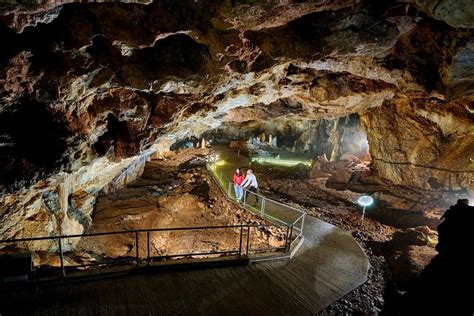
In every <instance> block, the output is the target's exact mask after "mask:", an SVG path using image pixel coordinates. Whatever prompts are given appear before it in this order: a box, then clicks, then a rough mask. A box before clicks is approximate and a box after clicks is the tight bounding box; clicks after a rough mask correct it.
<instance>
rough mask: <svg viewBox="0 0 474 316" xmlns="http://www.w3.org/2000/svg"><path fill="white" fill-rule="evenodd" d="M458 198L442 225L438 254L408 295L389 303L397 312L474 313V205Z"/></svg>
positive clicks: (414, 283) (400, 313)
mask: <svg viewBox="0 0 474 316" xmlns="http://www.w3.org/2000/svg"><path fill="white" fill-rule="evenodd" d="M467 203H468V200H458V203H457V204H456V205H453V206H451V207H450V208H449V209H448V210H447V211H446V213H445V214H444V216H443V219H444V221H443V222H442V223H441V224H440V225H439V226H438V234H439V236H438V239H439V242H438V244H437V246H436V250H437V251H438V255H437V256H435V257H434V258H433V260H431V262H430V263H429V264H428V265H427V266H426V267H425V269H424V270H423V271H422V272H421V274H420V276H419V278H418V279H417V280H414V281H413V283H412V284H411V286H410V287H409V288H408V291H407V293H406V294H405V295H403V296H401V297H399V298H398V299H394V300H392V301H391V302H390V301H389V302H387V305H386V309H387V310H388V311H397V312H391V313H390V314H397V315H412V314H413V315H473V313H474V303H473V301H472V299H473V290H472V284H473V282H474V270H473V264H472V259H471V258H472V253H471V252H472V251H471V250H472V245H473V244H474V235H473V234H472V225H473V223H474V207H472V206H469V205H468V204H467Z"/></svg>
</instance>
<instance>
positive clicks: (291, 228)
mask: <svg viewBox="0 0 474 316" xmlns="http://www.w3.org/2000/svg"><path fill="white" fill-rule="evenodd" d="M291 235H293V224H291V226H290V245H291Z"/></svg>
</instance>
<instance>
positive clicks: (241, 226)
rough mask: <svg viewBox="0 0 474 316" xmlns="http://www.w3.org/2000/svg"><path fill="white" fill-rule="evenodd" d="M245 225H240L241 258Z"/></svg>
mask: <svg viewBox="0 0 474 316" xmlns="http://www.w3.org/2000/svg"><path fill="white" fill-rule="evenodd" d="M243 228H244V226H243V225H240V244H239V259H240V257H241V256H242V237H243V235H242V234H243Z"/></svg>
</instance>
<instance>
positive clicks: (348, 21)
mask: <svg viewBox="0 0 474 316" xmlns="http://www.w3.org/2000/svg"><path fill="white" fill-rule="evenodd" d="M472 12H473V10H472V4H471V1H467V0H462V1H457V0H456V1H455V0H443V1H441V0H438V1H414V0H413V1H383V2H378V1H368V0H367V1H366V0H337V1H273V0H272V1H243V0H232V1H231V0H226V1H210V0H208V1H204V0H199V1H196V0H193V1H191V0H186V1H155V2H148V1H136V2H135V1H131V2H126V3H125V2H124V3H118V2H114V3H108V2H103V3H102V2H101V3H92V2H91V3H86V2H81V3H77V2H74V1H61V2H56V1H42V2H40V3H37V4H31V5H24V4H22V5H12V4H2V5H1V6H0V38H1V39H2V46H3V47H4V49H2V50H1V52H0V82H1V87H2V88H1V89H0V163H1V165H2V168H1V169H0V190H1V191H2V194H1V197H0V223H1V225H0V236H1V237H2V238H13V237H17V238H19V237H28V236H38V235H53V234H68V233H81V232H83V231H85V230H87V225H86V224H85V223H87V222H88V221H90V219H89V217H90V213H91V205H93V204H94V201H95V199H96V197H97V196H98V195H99V194H101V193H104V192H110V191H111V190H114V189H116V188H119V187H122V186H124V185H125V184H127V183H129V182H130V181H131V180H133V179H136V178H137V177H138V176H139V175H140V174H141V172H142V171H143V166H144V162H145V161H146V159H147V158H148V157H149V156H150V155H153V154H154V153H155V152H164V151H165V150H167V149H168V148H169V146H171V145H172V144H173V143H175V142H176V141H180V140H183V139H185V138H187V137H193V136H194V137H197V138H199V137H200V136H201V135H202V134H205V133H209V132H211V131H213V130H215V129H216V128H219V127H220V126H231V127H233V128H236V129H239V128H245V127H246V126H251V125H252V124H254V126H258V125H259V124H260V125H261V124H262V121H267V120H268V121H271V122H274V123H275V124H276V125H278V124H280V125H281V126H285V125H287V126H291V125H292V124H293V125H299V126H304V124H313V126H322V127H321V131H322V130H328V129H330V128H329V126H333V125H331V124H340V123H339V122H345V121H346V120H345V119H340V118H345V117H351V118H353V117H358V118H360V122H361V124H362V128H363V130H362V129H360V130H359V131H362V132H364V133H366V135H367V139H368V146H369V150H370V154H371V156H372V157H373V159H374V166H375V168H376V169H377V171H378V173H379V174H380V175H381V176H382V177H384V178H386V179H387V180H389V181H391V182H393V183H394V184H403V185H407V186H413V187H419V188H425V189H430V190H448V189H451V190H470V191H471V192H472V190H473V180H474V177H473V172H474V137H473V134H474V124H473V121H474V83H473V82H474V81H473V80H474V75H473V74H474V70H473V69H474V68H473V67H474V62H473V58H474V53H473V52H474V48H473V47H474V44H473V43H474V37H473V30H472V28H473V18H472ZM318 120H319V121H318ZM321 120H325V121H321ZM308 122H309V123H308ZM223 124H224V125H223ZM269 124H270V123H269ZM271 132H272V135H278V142H279V143H280V142H281V143H282V144H284V141H285V140H284V139H283V138H282V137H281V135H279V134H278V131H277V130H276V129H275V131H271ZM314 135H315V134H312V133H310V132H308V135H307V136H304V137H303V138H306V139H309V138H311V137H314ZM302 142H303V143H304V142H305V141H302ZM331 146H332V147H331V150H330V152H331V154H329V157H328V158H329V159H330V158H331V156H332V155H333V154H332V152H334V156H335V157H340V155H342V154H344V152H343V151H341V150H338V149H337V148H336V149H334V144H333V143H332V145H331ZM320 147H321V146H320ZM322 147H324V146H322ZM313 148H316V147H313ZM323 151H324V150H323ZM323 151H322V152H323ZM322 152H313V153H314V154H315V155H316V154H321V153H322Z"/></svg>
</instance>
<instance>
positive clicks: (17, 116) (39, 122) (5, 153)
mask: <svg viewBox="0 0 474 316" xmlns="http://www.w3.org/2000/svg"><path fill="white" fill-rule="evenodd" d="M68 136H69V132H68V129H67V127H66V124H64V123H63V122H61V120H60V119H58V118H57V117H55V115H54V114H52V113H51V112H50V111H49V110H48V108H47V105H46V104H43V103H39V102H36V101H30V100H24V101H22V102H21V103H19V104H18V105H17V106H13V107H12V108H9V109H8V110H7V111H4V112H2V113H1V114H0V163H1V165H2V168H1V169H0V185H6V186H7V187H8V186H18V187H21V186H22V185H24V184H27V183H28V182H30V181H32V180H34V179H35V177H37V176H38V175H40V174H49V173H51V172H53V171H54V170H55V169H56V168H59V166H60V165H61V163H64V159H63V156H64V153H65V151H66V138H67V137H68Z"/></svg>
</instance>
